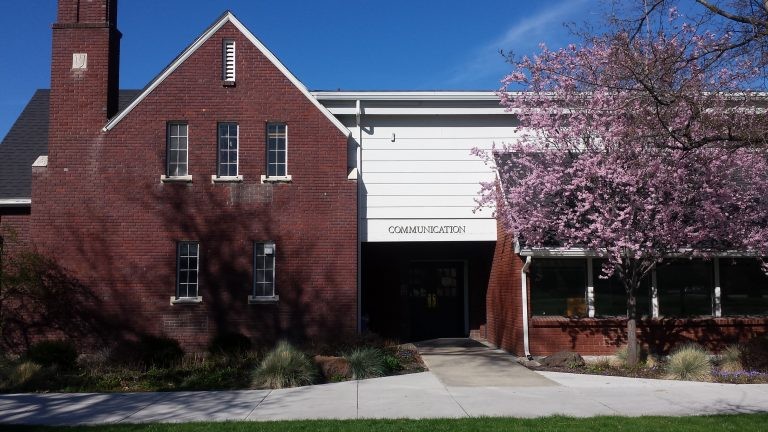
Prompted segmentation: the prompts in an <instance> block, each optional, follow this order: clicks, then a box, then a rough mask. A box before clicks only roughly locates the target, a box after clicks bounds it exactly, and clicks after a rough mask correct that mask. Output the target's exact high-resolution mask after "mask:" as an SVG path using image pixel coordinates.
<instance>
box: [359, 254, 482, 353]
mask: <svg viewBox="0 0 768 432" xmlns="http://www.w3.org/2000/svg"><path fill="white" fill-rule="evenodd" d="M494 245H495V243H494V242H424V243H417V242H409V243H363V244H362V317H363V328H364V330H370V331H372V332H375V333H377V334H380V335H382V336H385V337H393V338H398V339H400V340H402V341H416V340H425V339H433V338H441V337H463V336H467V335H468V334H469V332H470V330H473V329H478V328H480V326H481V325H482V324H484V323H485V292H486V288H487V286H488V276H489V274H490V269H491V262H492V259H493V249H494Z"/></svg>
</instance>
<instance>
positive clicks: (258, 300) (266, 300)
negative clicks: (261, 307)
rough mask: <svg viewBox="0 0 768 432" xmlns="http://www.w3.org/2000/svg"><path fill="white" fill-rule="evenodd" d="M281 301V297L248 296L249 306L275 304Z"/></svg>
mask: <svg viewBox="0 0 768 432" xmlns="http://www.w3.org/2000/svg"><path fill="white" fill-rule="evenodd" d="M279 300H280V296H278V295H274V296H251V295H249V296H248V304H275V303H277V302H278V301H279Z"/></svg>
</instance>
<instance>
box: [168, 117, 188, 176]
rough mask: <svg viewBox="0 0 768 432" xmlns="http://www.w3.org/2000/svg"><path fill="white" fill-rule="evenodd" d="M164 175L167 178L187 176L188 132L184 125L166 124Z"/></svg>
mask: <svg viewBox="0 0 768 432" xmlns="http://www.w3.org/2000/svg"><path fill="white" fill-rule="evenodd" d="M166 141H167V144H166V145H167V149H168V150H167V157H166V160H167V163H168V166H167V167H166V174H167V175H168V176H169V177H184V176H187V175H189V169H188V166H189V130H188V126H187V124H186V123H168V132H167V138H166Z"/></svg>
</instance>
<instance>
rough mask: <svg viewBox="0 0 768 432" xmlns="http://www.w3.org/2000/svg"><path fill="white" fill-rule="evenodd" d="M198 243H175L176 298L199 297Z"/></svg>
mask: <svg viewBox="0 0 768 432" xmlns="http://www.w3.org/2000/svg"><path fill="white" fill-rule="evenodd" d="M199 273H200V243H198V242H196V241H180V242H178V243H177V244H176V299H199V298H200V292H199Z"/></svg>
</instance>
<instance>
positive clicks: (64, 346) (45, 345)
mask: <svg viewBox="0 0 768 432" xmlns="http://www.w3.org/2000/svg"><path fill="white" fill-rule="evenodd" d="M27 359H29V360H30V361H32V362H34V363H37V364H39V365H40V366H44V367H48V366H58V367H60V368H62V369H72V368H73V367H74V366H75V364H76V363H77V349H76V348H75V345H74V344H73V343H72V342H71V341H67V340H46V341H40V342H37V343H35V344H33V345H32V346H30V347H29V350H27Z"/></svg>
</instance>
